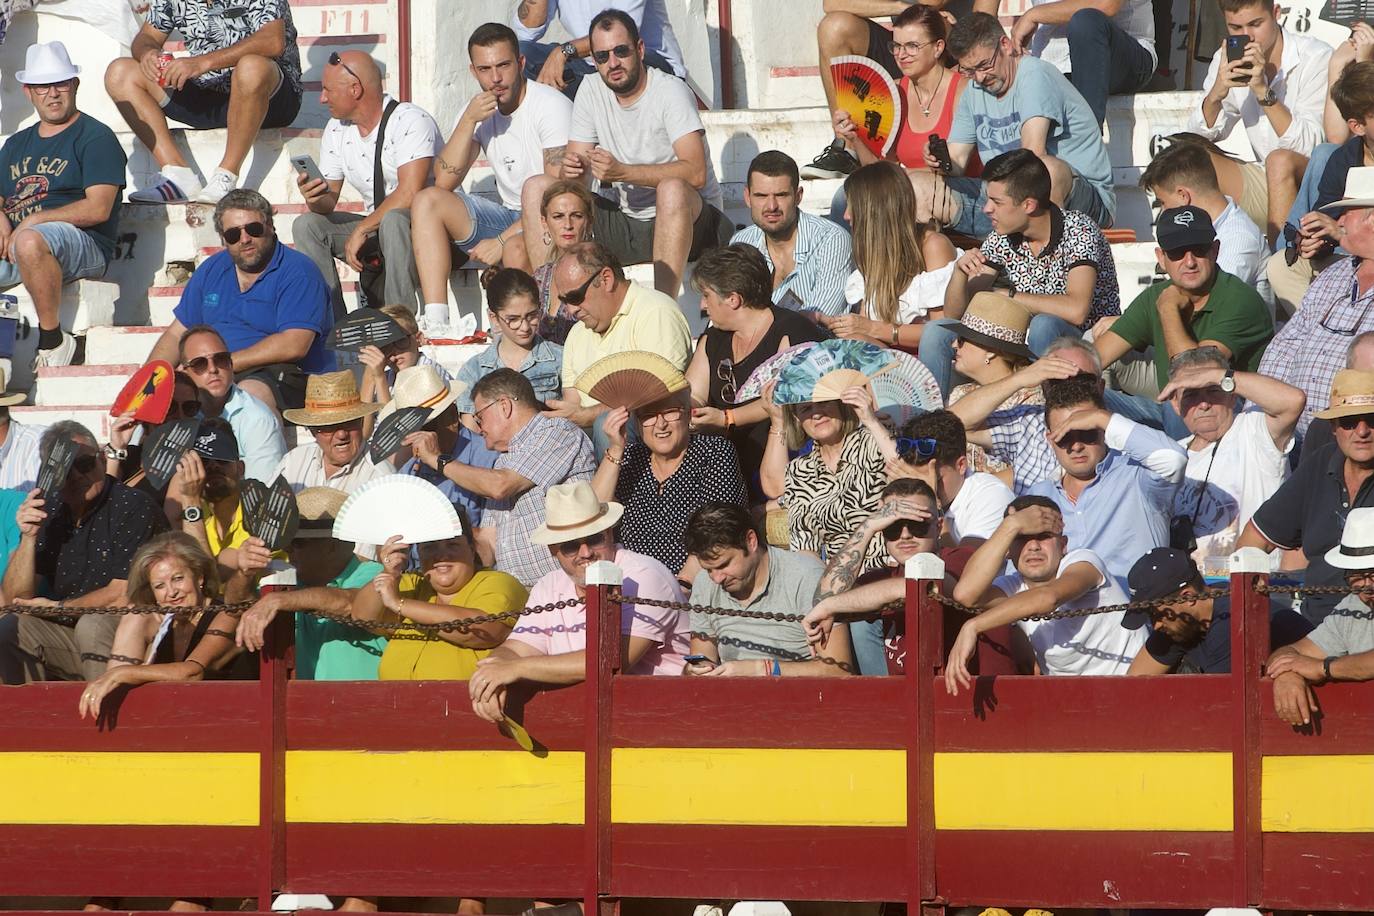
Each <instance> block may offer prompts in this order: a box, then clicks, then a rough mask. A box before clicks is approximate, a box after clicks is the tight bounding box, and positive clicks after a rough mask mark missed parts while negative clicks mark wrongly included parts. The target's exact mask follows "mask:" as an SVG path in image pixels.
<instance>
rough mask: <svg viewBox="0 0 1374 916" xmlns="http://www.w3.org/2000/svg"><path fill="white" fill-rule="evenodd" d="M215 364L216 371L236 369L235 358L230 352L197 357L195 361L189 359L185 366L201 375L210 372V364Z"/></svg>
mask: <svg viewBox="0 0 1374 916" xmlns="http://www.w3.org/2000/svg"><path fill="white" fill-rule="evenodd" d="M211 363H214V364H215V368H216V369H232V368H234V357H232V356H230V355H229V351H228V350H221V351H219V352H218V353H211V354H210V355H209V356H197V357H196V358H195V359H188V360H187V361H186V362H185V364H184V365H185V366H186V368H187V370H188V371H190V372H194V373H195V374H196V375H200V374H201V373H203V372H208V371H210V364H211Z"/></svg>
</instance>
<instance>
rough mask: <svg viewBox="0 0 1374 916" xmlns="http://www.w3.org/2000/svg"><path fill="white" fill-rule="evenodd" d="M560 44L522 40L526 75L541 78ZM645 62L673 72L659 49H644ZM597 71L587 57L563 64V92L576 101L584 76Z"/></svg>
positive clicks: (658, 68)
mask: <svg viewBox="0 0 1374 916" xmlns="http://www.w3.org/2000/svg"><path fill="white" fill-rule="evenodd" d="M558 48H559V45H557V44H555V43H553V42H548V43H544V42H538V41H522V42H520V53H521V54H523V55H524V57H525V77H526V78H527V79H532V80H534V79H539V71H540V70H542V69H544V62H545V61H547V60H548V59H549V55H550V54H555V53H557V54H562V53H563V52H562V51H559V50H558ZM644 63H646V64H648V65H649V66H650V67H653V68H654V69H656V70H662V71H663V72H664V73H668V74H671V73H672V72H673V68H672V66H670V65H669V63H668V61H666V60H664V59H663V55H661V54H659V53H658V52H657V51H650V50H647V49H646V50H645V51H644ZM595 72H596V68H595V67H593V66H592V65H591V63H590V62H588V61H587V60H586V59H585V58H581V57H574V58H571V59H569V60H567V61H566V62H565V63H564V64H563V79H564V80H565V81H566V85H564V87H563V94H564V95H566V96H567V97H568V98H569V99H570V100H573V101H576V99H577V87H578V86H581V85H582V77H584V76H590V75H591V74H593V73H595Z"/></svg>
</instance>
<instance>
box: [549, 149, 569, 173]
mask: <svg viewBox="0 0 1374 916" xmlns="http://www.w3.org/2000/svg"><path fill="white" fill-rule="evenodd" d="M567 151H568V148H567V147H566V146H551V147H549V148H548V149H546V150H544V166H545V167H546V168H547V167H549V166H555V165H559V164H561V163H562V162H563V154H564V153H566V152H567Z"/></svg>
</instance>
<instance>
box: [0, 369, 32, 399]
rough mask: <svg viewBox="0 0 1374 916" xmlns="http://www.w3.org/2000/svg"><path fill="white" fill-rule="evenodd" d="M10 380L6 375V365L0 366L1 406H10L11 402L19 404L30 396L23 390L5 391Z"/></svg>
mask: <svg viewBox="0 0 1374 916" xmlns="http://www.w3.org/2000/svg"><path fill="white" fill-rule="evenodd" d="M9 383H10V380H9V379H8V378H6V377H5V367H4V366H0V407H8V406H10V405H11V404H18V403H20V402H22V401H23V400H24V398H26V397H28V395H27V394H25V393H24V392H22V391H5V387H6V386H7V385H9Z"/></svg>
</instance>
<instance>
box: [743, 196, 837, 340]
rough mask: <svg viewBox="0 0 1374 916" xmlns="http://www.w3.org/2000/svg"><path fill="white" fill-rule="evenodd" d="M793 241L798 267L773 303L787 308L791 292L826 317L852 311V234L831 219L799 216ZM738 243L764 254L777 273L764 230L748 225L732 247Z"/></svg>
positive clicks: (769, 267) (794, 267) (811, 308)
mask: <svg viewBox="0 0 1374 916" xmlns="http://www.w3.org/2000/svg"><path fill="white" fill-rule="evenodd" d="M793 239H794V243H795V244H794V246H793V251H792V263H793V265H794V266H793V268H792V272H791V273H790V274H788V275H787V276H786V277H785V278H783V281H782V284H781V285H780V286H778V288H777V289H775V290H773V304H774V305H785V303H784V302H783V301H782V300H783V297H785V296H786V295H787V294H788V293H789V292H790V293H792V295H793V296H795V297H797V298H798V299H800V300H801V303H802V304H801V308H803V309H805V310H807V311H813V312H823V313H825V314H826V315H843V314H845V313H847V312H849V311H850V308H849V303H847V302H846V301H845V296H844V283H845V279H846V278H847V277H848V276H849V275H850V274H851V273H852V272H853V271H854V249H853V242H852V241H851V240H850V238H849V233H848V232H846V231H845V230H844V228H843V227H841V226H837V225H835V224H834V223H832V222H831V221H830V220H828V219H824V218H823V217H819V216H813V215H811V214H810V213H799V214H797V231H796V234H795V235H794V236H793ZM737 242H738V243H741V244H744V245H752V246H754V247H755V248H757V249H758V250H759V251H761V252H763V259H764V260H765V261H767V262H768V269H769V270H770V271H771V270H773V259H772V258H771V257H769V255H768V245H767V244H766V243H765V242H764V239H763V230H762V229H760V228H759V227H758V226H746V227H745V228H743V229H741V230H740V231H739V232H736V233H735V234H734V236H733V237H732V238H731V239H730V244H731V245H733V244H735V243H737Z"/></svg>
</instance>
